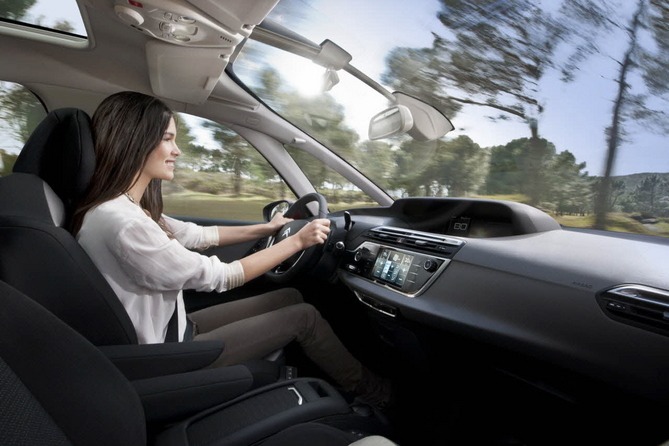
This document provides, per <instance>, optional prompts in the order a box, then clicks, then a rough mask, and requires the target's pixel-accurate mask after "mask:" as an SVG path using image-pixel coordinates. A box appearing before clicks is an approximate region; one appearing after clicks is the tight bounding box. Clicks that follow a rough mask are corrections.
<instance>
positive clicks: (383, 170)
mask: <svg viewBox="0 0 669 446" xmlns="http://www.w3.org/2000/svg"><path fill="white" fill-rule="evenodd" d="M356 155H357V158H356V163H357V164H359V165H360V166H365V175H367V176H368V177H369V178H370V179H371V180H372V181H374V182H375V183H376V184H377V185H378V186H379V187H381V188H382V189H386V190H387V189H388V187H390V182H391V180H392V178H391V175H392V173H393V170H394V166H395V163H394V160H393V150H392V146H391V145H390V144H388V143H385V142H382V141H364V142H363V143H362V144H360V145H359V146H358V147H357V148H356Z"/></svg>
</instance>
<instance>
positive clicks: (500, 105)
mask: <svg viewBox="0 0 669 446" xmlns="http://www.w3.org/2000/svg"><path fill="white" fill-rule="evenodd" d="M441 6H442V7H441V11H440V12H439V13H438V17H439V20H440V21H441V22H442V24H443V25H444V26H445V27H446V30H444V32H443V35H437V34H435V35H434V41H433V45H432V47H431V48H424V49H420V50H415V49H406V48H402V49H396V50H394V51H393V52H392V53H391V54H390V56H389V57H388V59H387V62H386V63H387V67H388V70H387V72H386V74H385V79H386V81H390V82H391V85H392V86H393V87H396V88H411V86H412V84H413V85H418V86H420V87H419V88H420V89H421V90H423V91H424V92H426V93H428V94H427V95H424V96H427V97H429V96H430V95H432V94H435V93H434V92H436V94H437V95H441V96H446V97H447V98H448V100H449V101H451V102H457V103H460V104H470V105H477V106H483V107H488V108H492V109H496V110H497V111H499V112H502V114H500V115H499V116H497V117H495V118H492V119H508V118H509V115H511V116H515V117H517V118H519V119H521V120H522V121H523V122H526V123H527V124H528V125H529V127H530V130H531V136H532V137H534V138H538V135H539V132H538V121H539V117H540V115H541V113H542V112H543V106H542V104H541V103H540V100H539V95H538V85H539V80H540V79H541V78H542V76H543V75H544V73H545V72H546V70H547V69H548V68H550V67H552V66H553V59H554V58H553V55H554V52H555V49H556V46H557V44H558V43H559V42H560V40H561V39H562V37H563V34H564V32H565V28H564V27H563V26H561V24H560V23H559V22H557V21H556V20H554V19H553V18H552V17H551V16H550V15H549V14H548V13H546V12H545V11H543V10H542V9H541V8H540V7H538V6H535V5H534V4H533V3H531V2H525V1H515V2H512V1H499V0H441ZM417 81H418V82H417ZM453 110H455V111H457V107H454V108H453Z"/></svg>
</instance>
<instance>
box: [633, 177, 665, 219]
mask: <svg viewBox="0 0 669 446" xmlns="http://www.w3.org/2000/svg"><path fill="white" fill-rule="evenodd" d="M666 188H667V183H666V182H665V181H664V180H662V178H660V176H659V175H650V176H647V177H646V178H644V179H643V181H642V182H641V184H638V185H637V186H636V188H635V190H634V196H635V197H634V198H635V199H636V201H637V204H638V205H639V207H640V210H641V211H642V212H646V213H649V214H650V215H655V213H656V211H657V205H658V201H659V198H660V197H661V196H662V194H663V192H664V191H665V190H666Z"/></svg>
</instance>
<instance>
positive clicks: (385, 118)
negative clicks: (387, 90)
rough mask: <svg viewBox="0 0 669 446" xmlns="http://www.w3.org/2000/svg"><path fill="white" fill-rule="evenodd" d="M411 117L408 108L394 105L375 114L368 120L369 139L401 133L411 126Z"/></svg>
mask: <svg viewBox="0 0 669 446" xmlns="http://www.w3.org/2000/svg"><path fill="white" fill-rule="evenodd" d="M413 124H414V123H413V117H412V116H411V112H410V111H409V108H408V107H406V106H404V105H394V106H392V107H390V108H387V109H385V110H383V111H382V112H381V113H379V114H377V115H375V116H374V117H373V118H372V120H371V121H369V139H371V140H377V139H383V138H390V137H392V136H398V135H403V134H405V133H406V132H408V131H409V130H410V129H411V127H413Z"/></svg>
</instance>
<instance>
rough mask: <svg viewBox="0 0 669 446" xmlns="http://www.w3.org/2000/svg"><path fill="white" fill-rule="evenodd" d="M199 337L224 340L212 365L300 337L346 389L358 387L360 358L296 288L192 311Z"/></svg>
mask: <svg viewBox="0 0 669 446" xmlns="http://www.w3.org/2000/svg"><path fill="white" fill-rule="evenodd" d="M188 317H189V318H190V319H191V320H192V321H193V322H194V323H195V325H196V328H195V333H194V334H195V336H194V340H195V341H202V340H221V341H224V342H225V350H224V351H223V353H222V354H221V356H219V357H218V359H217V360H216V362H215V363H214V364H213V366H214V367H223V366H226V365H232V364H239V363H241V362H244V361H246V360H248V359H258V358H262V357H264V356H266V355H268V354H269V353H271V352H273V351H275V350H277V349H279V348H282V347H285V346H286V345H288V344H289V343H290V342H292V341H297V342H298V343H299V344H300V346H301V347H302V349H303V350H304V353H305V354H306V355H307V356H308V357H309V358H310V359H311V360H312V361H313V362H314V363H316V364H317V365H318V366H319V367H320V368H321V369H322V370H323V371H324V372H325V373H327V374H328V375H329V376H330V377H331V378H333V379H334V380H335V381H336V382H337V383H339V385H340V386H342V387H343V388H344V389H345V390H347V391H353V390H355V387H356V386H357V384H358V383H359V382H360V378H361V376H362V364H361V363H360V362H359V361H358V360H357V359H355V358H354V357H353V355H351V353H350V352H349V351H348V350H347V349H346V347H344V345H343V344H342V343H341V341H340V340H339V338H338V337H337V335H336V334H335V333H334V331H332V328H331V327H330V324H328V322H327V321H326V320H325V319H323V317H322V316H321V314H320V313H319V312H318V310H316V308H314V307H313V306H312V305H310V304H307V303H304V300H303V299H302V295H301V294H300V292H299V291H297V290H296V289H293V288H284V289H281V290H276V291H271V292H269V293H265V294H261V295H258V296H253V297H248V298H245V299H240V300H236V301H233V302H226V303H224V304H220V305H215V306H213V307H209V308H205V309H203V310H199V311H196V312H194V313H191V314H189V315H188Z"/></svg>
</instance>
